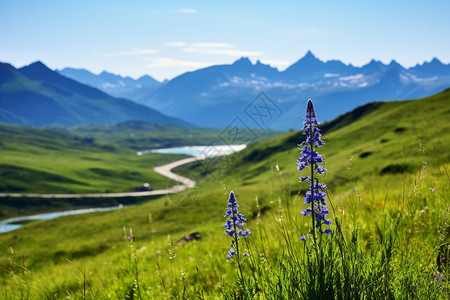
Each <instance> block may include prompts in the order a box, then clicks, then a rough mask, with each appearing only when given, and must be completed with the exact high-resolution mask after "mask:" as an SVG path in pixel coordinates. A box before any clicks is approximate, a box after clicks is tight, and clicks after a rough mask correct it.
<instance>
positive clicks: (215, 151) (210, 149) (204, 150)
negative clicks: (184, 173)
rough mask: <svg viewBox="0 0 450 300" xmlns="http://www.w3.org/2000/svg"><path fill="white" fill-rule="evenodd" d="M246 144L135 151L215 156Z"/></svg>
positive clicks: (232, 151) (240, 148) (241, 147)
mask: <svg viewBox="0 0 450 300" xmlns="http://www.w3.org/2000/svg"><path fill="white" fill-rule="evenodd" d="M246 147H247V145H208V146H184V147H172V148H162V149H150V150H144V151H139V152H137V155H145V154H149V153H166V154H186V155H191V156H204V157H216V156H222V155H228V154H232V153H234V152H238V151H241V150H243V149H245V148H246Z"/></svg>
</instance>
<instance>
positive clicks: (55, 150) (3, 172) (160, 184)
mask: <svg viewBox="0 0 450 300" xmlns="http://www.w3.org/2000/svg"><path fill="white" fill-rule="evenodd" d="M0 137H1V138H0V141H1V143H0V151H1V156H0V178H1V181H0V192H3V193H8V192H13V193H14V192H16V193H17V192H27V193H90V192H93V193H102V192H132V191H133V187H134V186H138V185H141V184H143V183H144V182H148V183H150V184H151V185H152V187H154V188H155V189H160V188H166V187H167V185H168V180H167V178H166V177H164V176H161V175H159V174H157V173H155V172H154V171H153V167H154V166H157V165H162V164H165V163H168V162H170V161H173V160H176V159H181V158H183V157H185V156H184V155H174V156H172V155H164V154H155V155H144V156H137V155H136V152H135V151H133V150H130V149H127V148H121V147H118V146H116V145H111V144H102V143H94V144H87V143H84V142H83V139H82V138H78V137H77V136H74V135H67V134H62V133H58V132H54V131H50V130H44V129H35V128H23V127H18V126H9V125H0ZM103 200H104V199H103ZM103 200H99V199H97V200H94V201H92V202H91V203H90V204H89V205H102V204H103V203H102V201H103ZM30 201H31V202H32V203H24V201H23V200H19V199H9V200H8V199H5V198H3V199H2V200H1V202H0V208H1V210H0V212H1V213H2V216H3V217H6V216H11V215H17V214H20V213H22V214H29V213H30V212H31V209H36V208H37V209H38V210H40V211H42V210H45V209H47V210H55V209H58V208H57V207H58V204H55V203H53V204H52V205H48V204H47V203H43V202H44V201H42V202H41V203H40V201H39V200H36V199H34V200H30ZM25 202H26V201H25ZM56 202H57V201H56ZM107 202H108V203H110V202H109V201H107ZM27 204H29V205H27ZM72 204H73V205H76V203H72ZM86 204H87V203H84V205H86ZM47 205H48V206H50V207H47ZM61 205H62V203H61ZM64 207H65V208H66V209H67V208H68V207H70V205H64ZM19 208H20V210H18V209H19ZM33 212H34V211H33Z"/></svg>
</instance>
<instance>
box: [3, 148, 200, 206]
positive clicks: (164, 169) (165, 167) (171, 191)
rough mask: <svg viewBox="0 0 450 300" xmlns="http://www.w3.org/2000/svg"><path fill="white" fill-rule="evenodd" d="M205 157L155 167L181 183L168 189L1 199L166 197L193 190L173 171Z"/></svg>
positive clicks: (190, 182)
mask: <svg viewBox="0 0 450 300" xmlns="http://www.w3.org/2000/svg"><path fill="white" fill-rule="evenodd" d="M202 159H205V157H200V156H198V157H190V158H185V159H181V160H177V161H175V162H171V163H169V164H166V165H163V166H159V167H155V168H153V170H154V171H155V172H156V173H159V174H161V175H163V176H166V177H167V178H169V179H172V180H174V181H177V182H179V183H180V184H179V185H175V186H173V187H171V188H168V189H162V190H153V191H148V192H129V193H88V194H31V193H0V198H2V197H3V198H4V197H11V198H61V199H73V198H122V197H143V196H155V195H166V194H174V193H178V192H181V191H184V190H185V189H188V188H193V187H194V186H195V181H193V180H191V179H189V178H186V177H183V176H181V175H177V174H175V173H172V169H174V168H176V167H178V166H181V165H184V164H188V163H191V162H194V161H196V160H202Z"/></svg>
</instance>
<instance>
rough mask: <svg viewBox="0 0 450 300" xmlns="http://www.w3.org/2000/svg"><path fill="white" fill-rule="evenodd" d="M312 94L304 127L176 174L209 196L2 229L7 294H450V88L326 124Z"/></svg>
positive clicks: (189, 195)
mask: <svg viewBox="0 0 450 300" xmlns="http://www.w3.org/2000/svg"><path fill="white" fill-rule="evenodd" d="M313 102H314V99H313V101H312V102H311V101H310V102H308V108H307V110H306V113H305V115H303V116H299V117H298V123H299V128H298V130H295V131H292V132H288V133H283V134H277V135H275V136H273V137H269V138H265V139H262V140H260V141H257V142H255V143H252V144H250V145H248V147H247V148H246V149H244V150H242V151H240V152H237V153H234V154H231V155H229V156H219V157H216V158H207V159H206V160H204V161H197V162H193V163H190V164H188V165H183V166H180V167H178V168H176V169H174V170H173V171H174V172H175V173H177V174H180V175H184V176H186V177H191V178H196V180H197V185H196V187H195V188H194V189H191V190H186V191H184V192H181V193H178V194H170V195H166V196H161V197H157V198H154V199H152V200H151V201H141V202H140V203H139V204H135V205H132V206H126V205H125V206H124V207H123V208H121V209H118V210H115V211H109V212H98V213H91V214H80V215H75V216H65V217H60V218H56V219H52V220H48V221H33V222H29V223H27V224H24V225H23V227H22V228H20V229H18V230H15V231H11V232H7V233H3V234H1V235H0V241H1V242H0V247H1V248H0V253H1V256H0V262H1V268H2V272H1V273H0V274H1V277H0V280H1V290H0V292H1V298H2V299H62V298H64V299H217V298H223V299H448V295H449V292H450V290H449V286H448V274H449V273H448V272H449V251H450V244H449V241H450V227H449V214H450V204H449V201H448V199H449V181H450V177H449V168H450V165H449V163H448V161H449V152H448V149H449V147H450V145H449V142H450V134H449V132H450V124H449V122H448V120H449V117H450V105H449V104H450V90H448V89H447V90H445V91H443V92H441V93H438V94H436V95H433V96H431V97H427V98H423V99H418V100H407V101H398V102H396V101H392V102H373V103H369V104H366V105H364V106H360V107H358V108H356V109H354V110H353V111H351V112H348V113H345V114H343V115H340V116H339V117H337V118H336V119H334V120H332V121H330V122H326V123H323V124H317V123H318V122H317V119H316V115H317V116H319V117H320V111H318V110H314V106H313ZM305 109H306V107H305ZM302 122H303V124H304V127H303V129H301V124H302ZM300 129H301V130H300ZM29 134H35V135H36V139H37V138H38V137H37V134H42V132H41V131H40V130H39V131H36V132H31V133H29ZM55 134H56V133H55ZM57 134H61V133H57ZM62 144H63V141H62V140H61V142H60V144H59V145H62ZM114 145H115V146H110V147H108V145H107V144H105V145H104V146H103V147H104V149H112V148H114V149H115V151H113V152H114V153H113V154H111V155H117V156H118V157H121V155H125V154H123V153H126V152H127V151H128V150H126V149H125V148H124V149H121V148H120V144H114ZM57 146H58V145H55V147H57ZM319 146H320V148H318V147H319ZM1 147H2V151H3V149H5V148H7V147H9V142H8V140H3V139H2V144H1ZM33 147H35V150H33V151H37V150H39V151H52V149H48V148H45V147H43V146H42V145H40V144H38V143H35V144H34V145H33ZM70 147H71V148H72V149H73V153H72V156H73V157H74V158H73V159H81V158H77V155H78V154H77V153H79V155H82V156H83V157H86V155H87V154H86V153H84V152H83V151H81V150H77V147H86V146H85V145H81V146H74V145H71V146H70ZM80 149H81V148H80ZM75 150H76V151H75ZM318 150H320V154H319V153H318ZM85 151H86V150H85ZM89 151H92V150H89ZM91 155H93V154H91ZM167 155H168V154H167ZM167 155H161V158H158V160H161V159H166V160H170V159H171V158H170V155H169V157H167ZM123 157H125V156H123ZM143 157H145V156H143ZM177 158H178V157H175V158H173V160H175V159H177ZM146 160H147V159H146ZM146 163H151V162H146ZM205 165H210V166H213V168H210V169H208V170H209V172H205V168H204V166H205ZM11 168H13V167H11ZM155 176H156V175H155ZM119 177H120V176H119ZM155 178H156V177H155ZM60 182H61V184H65V182H64V181H60ZM11 201H12V203H13V200H11ZM224 215H225V218H224ZM224 223H225V225H223V224H224ZM222 225H223V227H222ZM225 231H226V232H225ZM224 232H225V233H224ZM194 236H195V238H189V237H194ZM230 243H231V246H230Z"/></svg>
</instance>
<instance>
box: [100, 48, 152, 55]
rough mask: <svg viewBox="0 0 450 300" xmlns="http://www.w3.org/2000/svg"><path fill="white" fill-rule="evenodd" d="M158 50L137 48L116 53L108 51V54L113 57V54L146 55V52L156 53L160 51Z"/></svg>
mask: <svg viewBox="0 0 450 300" xmlns="http://www.w3.org/2000/svg"><path fill="white" fill-rule="evenodd" d="M158 52H159V51H158V50H155V49H140V48H135V49H133V50H131V51H125V52H115V53H108V54H106V56H108V57H113V56H134V55H146V54H155V53H158Z"/></svg>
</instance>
